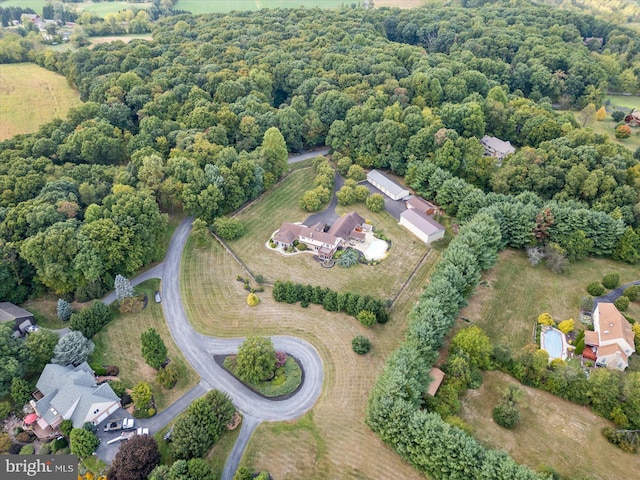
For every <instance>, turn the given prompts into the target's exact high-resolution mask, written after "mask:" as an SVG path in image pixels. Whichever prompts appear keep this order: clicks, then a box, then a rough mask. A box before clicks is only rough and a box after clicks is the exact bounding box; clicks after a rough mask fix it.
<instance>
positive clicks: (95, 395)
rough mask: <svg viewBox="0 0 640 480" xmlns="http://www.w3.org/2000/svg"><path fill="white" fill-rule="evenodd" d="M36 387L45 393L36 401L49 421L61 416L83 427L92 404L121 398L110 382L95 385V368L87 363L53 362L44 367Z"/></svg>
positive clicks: (38, 407) (39, 410)
mask: <svg viewBox="0 0 640 480" xmlns="http://www.w3.org/2000/svg"><path fill="white" fill-rule="evenodd" d="M36 387H37V389H38V390H40V392H42V394H43V395H44V397H43V398H41V399H40V400H38V401H37V402H36V408H37V410H38V412H39V413H40V415H41V416H42V417H43V418H44V419H45V420H46V421H47V422H48V423H52V422H54V421H55V419H56V418H57V417H58V415H62V416H64V418H68V419H70V420H71V421H72V423H73V426H74V427H75V428H79V427H82V424H83V423H84V420H85V418H86V417H87V413H88V412H89V409H90V408H91V406H92V405H94V404H96V403H105V402H113V401H118V400H119V398H118V396H117V395H116V394H115V393H114V391H113V390H112V389H111V387H110V386H109V384H107V383H103V384H102V385H96V380H95V377H94V374H93V370H91V367H90V366H89V365H88V364H87V363H86V362H83V363H81V364H80V365H78V366H77V367H73V366H72V365H68V366H63V365H56V364H53V363H50V364H48V365H47V366H46V367H44V370H43V371H42V374H41V375H40V378H39V379H38V383H37V384H36ZM51 408H54V409H55V410H56V412H57V414H54V413H53V412H52V411H51Z"/></svg>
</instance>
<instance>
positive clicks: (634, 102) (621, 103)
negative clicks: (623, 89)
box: [604, 95, 640, 110]
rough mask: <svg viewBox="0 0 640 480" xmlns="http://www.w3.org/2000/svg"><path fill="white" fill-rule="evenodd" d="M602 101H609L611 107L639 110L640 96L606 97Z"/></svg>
mask: <svg viewBox="0 0 640 480" xmlns="http://www.w3.org/2000/svg"><path fill="white" fill-rule="evenodd" d="M604 99H605V101H606V100H609V102H610V103H611V106H612V107H622V108H628V109H630V110H633V109H636V110H640V95H607V96H606V97H604Z"/></svg>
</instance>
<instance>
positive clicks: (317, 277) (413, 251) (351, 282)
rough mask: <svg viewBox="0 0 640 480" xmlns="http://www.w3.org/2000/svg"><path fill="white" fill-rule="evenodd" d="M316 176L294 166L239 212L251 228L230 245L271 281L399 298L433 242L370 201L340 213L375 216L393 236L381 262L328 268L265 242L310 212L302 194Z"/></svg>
mask: <svg viewBox="0 0 640 480" xmlns="http://www.w3.org/2000/svg"><path fill="white" fill-rule="evenodd" d="M314 177H315V173H314V170H313V169H311V168H306V169H301V170H297V171H295V172H292V173H291V174H290V175H289V176H288V177H287V178H286V179H285V180H284V181H283V182H282V183H281V184H280V185H279V186H278V187H276V188H275V189H273V190H272V191H271V192H269V193H267V194H266V195H265V196H263V197H262V198H261V199H260V200H258V201H257V202H256V203H254V204H253V205H251V206H250V207H248V208H246V209H245V210H243V211H242V212H241V213H240V214H238V215H237V217H236V218H238V219H239V220H241V221H242V222H243V223H244V225H245V226H246V229H247V231H246V233H245V234H244V236H243V237H242V238H240V239H238V240H235V241H233V242H229V246H230V247H231V248H232V249H233V251H234V252H235V253H236V254H237V255H238V256H239V257H240V258H241V259H242V260H243V261H244V263H245V264H246V265H247V266H248V267H249V269H250V270H251V271H252V272H253V274H254V275H258V274H262V275H263V276H264V277H265V278H266V279H267V281H269V282H274V281H276V280H291V281H294V282H299V283H305V284H306V283H310V284H312V285H320V286H323V287H330V288H332V289H334V290H337V291H341V292H346V291H351V292H355V293H360V294H363V295H364V294H371V295H374V296H377V297H379V298H382V299H393V298H394V296H395V295H396V294H397V293H398V292H399V291H400V290H401V288H402V285H403V284H404V282H405V281H406V280H407V278H408V277H409V275H410V274H411V272H412V271H413V269H414V268H415V267H416V265H417V264H418V263H419V262H420V261H421V259H422V257H424V255H425V254H426V253H427V252H428V251H429V247H427V246H426V245H425V244H424V243H422V242H421V241H419V240H418V239H417V238H415V237H413V236H412V235H411V234H410V233H409V232H407V231H406V230H405V229H404V228H403V227H401V226H400V225H399V224H398V222H397V221H396V220H395V219H394V218H393V217H392V216H391V215H389V214H388V213H386V212H381V213H372V212H371V211H369V210H368V209H367V207H366V206H365V205H364V204H356V205H352V206H349V207H338V210H337V211H338V213H344V212H348V211H352V210H355V211H357V212H358V213H359V214H360V215H362V216H363V217H364V218H365V219H368V220H371V222H372V223H373V226H374V229H375V231H377V232H381V233H383V234H384V235H385V236H387V237H388V238H390V239H391V249H390V250H389V254H388V257H387V259H386V260H384V261H382V262H381V263H380V264H379V265H375V266H369V265H356V266H354V267H352V268H340V267H338V266H335V267H333V268H329V269H327V268H322V266H321V265H320V264H319V263H318V262H317V261H315V260H314V259H313V258H312V254H311V253H305V254H298V255H293V256H284V255H282V254H280V253H278V252H275V251H273V250H270V249H267V247H266V246H265V244H266V243H267V242H268V240H269V238H270V237H271V234H272V233H273V232H274V231H275V230H277V229H278V228H280V225H281V224H282V222H283V221H287V222H292V223H294V222H303V221H304V220H305V219H306V218H307V216H308V215H309V213H308V212H305V211H303V210H302V209H301V208H299V207H298V200H299V199H300V198H301V197H302V194H303V193H304V192H305V190H307V189H309V188H312V187H313V180H314Z"/></svg>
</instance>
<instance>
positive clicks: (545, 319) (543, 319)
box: [538, 312, 556, 326]
mask: <svg viewBox="0 0 640 480" xmlns="http://www.w3.org/2000/svg"><path fill="white" fill-rule="evenodd" d="M538 323H539V324H540V325H550V326H551V325H555V324H556V322H554V321H553V318H551V315H549V314H548V313H546V312H545V313H543V314H541V315H539V316H538Z"/></svg>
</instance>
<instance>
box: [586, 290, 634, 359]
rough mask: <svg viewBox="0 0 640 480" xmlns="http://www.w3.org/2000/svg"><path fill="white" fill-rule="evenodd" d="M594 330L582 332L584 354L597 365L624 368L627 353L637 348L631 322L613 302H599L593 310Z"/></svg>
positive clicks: (627, 356) (627, 357)
mask: <svg viewBox="0 0 640 480" xmlns="http://www.w3.org/2000/svg"><path fill="white" fill-rule="evenodd" d="M592 318H593V327H594V331H593V332H591V331H587V332H585V334H584V343H585V349H584V351H583V352H582V356H583V357H584V358H588V359H590V360H595V362H596V365H597V366H600V367H607V368H612V369H615V370H624V369H625V368H627V367H628V366H629V356H630V355H631V354H632V353H634V352H635V351H636V348H635V344H634V341H633V337H634V333H633V330H632V329H631V324H630V323H629V322H628V321H627V319H626V318H624V317H623V316H622V314H621V313H620V312H619V311H618V309H617V308H616V306H615V305H614V304H613V303H602V302H599V303H598V305H597V306H596V308H595V310H594V311H593V316H592Z"/></svg>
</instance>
